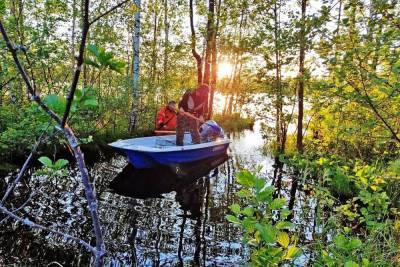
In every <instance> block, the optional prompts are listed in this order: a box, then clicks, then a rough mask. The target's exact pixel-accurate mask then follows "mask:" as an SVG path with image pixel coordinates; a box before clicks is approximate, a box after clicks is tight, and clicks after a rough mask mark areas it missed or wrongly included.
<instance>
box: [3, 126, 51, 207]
mask: <svg viewBox="0 0 400 267" xmlns="http://www.w3.org/2000/svg"><path fill="white" fill-rule="evenodd" d="M49 127H50V123H49V125H47V127H46V129H45V130H44V131H43V132H42V134H41V135H40V137H39V139H38V140H37V141H36V143H35V145H34V147H33V149H32V151H31V153H30V154H29V156H28V158H27V159H26V160H25V163H24V165H23V166H22V168H21V170H20V171H19V173H18V175H17V178H15V180H14V181H13V182H12V183H11V185H9V186H8V188H7V191H6V193H5V194H4V196H3V198H2V199H1V205H4V202H5V201H6V200H7V198H8V196H9V195H10V194H11V192H12V190H13V189H14V188H15V186H16V185H17V184H18V183H19V181H20V180H21V178H22V176H23V175H24V174H25V171H26V170H27V169H28V167H29V164H30V162H31V160H32V157H33V155H34V154H35V152H36V150H37V148H38V147H39V145H40V143H41V142H42V141H43V137H44V134H45V133H46V132H47V129H48V128H49Z"/></svg>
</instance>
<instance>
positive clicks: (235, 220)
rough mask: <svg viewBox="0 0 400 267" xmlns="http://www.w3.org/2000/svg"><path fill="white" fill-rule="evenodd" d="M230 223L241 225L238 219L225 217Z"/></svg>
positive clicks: (231, 216) (230, 216) (229, 216)
mask: <svg viewBox="0 0 400 267" xmlns="http://www.w3.org/2000/svg"><path fill="white" fill-rule="evenodd" d="M225 218H226V219H227V220H228V221H230V222H231V223H236V224H240V222H241V221H240V220H239V219H238V218H236V217H235V216H233V215H226V217H225Z"/></svg>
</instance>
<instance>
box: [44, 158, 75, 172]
mask: <svg viewBox="0 0 400 267" xmlns="http://www.w3.org/2000/svg"><path fill="white" fill-rule="evenodd" d="M38 160H39V161H40V163H42V164H43V166H45V167H47V168H50V169H53V170H61V169H62V168H63V167H65V166H66V165H68V160H66V159H59V160H57V161H56V162H53V161H52V160H51V159H50V158H48V157H45V156H43V157H40V158H39V159H38Z"/></svg>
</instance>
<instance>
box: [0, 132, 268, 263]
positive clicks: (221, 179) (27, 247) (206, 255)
mask: <svg viewBox="0 0 400 267" xmlns="http://www.w3.org/2000/svg"><path fill="white" fill-rule="evenodd" d="M230 138H231V139H232V144H231V146H230V151H229V156H226V155H224V156H221V157H217V158H213V159H208V160H205V161H202V162H199V163H196V164H188V165H185V166H178V167H179V168H177V167H176V166H175V167H174V168H169V167H160V168H157V169H150V170H135V169H134V168H133V167H132V166H131V165H129V164H128V165H127V161H126V159H125V158H124V157H121V156H115V157H113V158H111V159H110V160H101V161H99V162H97V163H95V164H94V165H93V166H91V167H90V168H89V172H90V174H91V177H94V179H95V181H94V182H95V184H96V190H97V192H96V193H97V195H98V198H99V212H100V219H101V224H102V227H103V229H104V233H105V241H106V247H107V256H106V258H105V263H106V265H108V266H135V265H138V266H192V265H195V266H200V265H201V266H233V265H243V264H244V263H245V262H246V261H247V260H248V257H249V251H248V250H247V249H246V247H245V246H244V245H243V244H242V243H241V236H242V235H241V233H240V232H239V231H238V229H237V228H234V227H232V225H230V224H229V223H227V221H226V220H225V215H226V213H227V211H228V206H229V205H231V204H232V203H234V202H235V200H236V198H235V192H236V191H237V190H238V186H237V184H236V183H235V173H236V172H237V171H238V170H239V169H240V168H249V169H256V168H257V167H259V168H260V169H261V173H264V174H269V173H273V169H272V165H273V160H272V159H271V158H270V157H268V156H265V155H263V154H262V151H261V148H262V145H263V143H264V141H263V140H262V137H261V134H260V133H259V132H258V131H257V130H256V131H249V130H246V131H244V132H242V133H240V134H235V135H231V136H230ZM7 179H10V177H6V180H7ZM15 192H16V194H15V196H13V198H11V199H10V200H9V202H8V203H14V204H15V207H18V206H19V205H21V204H22V203H23V202H24V201H26V199H27V198H28V197H29V196H30V198H31V201H30V204H28V205H26V206H25V207H24V208H23V212H22V215H23V217H27V218H30V219H31V220H33V221H35V222H38V223H41V224H44V225H46V226H48V227H52V228H54V229H58V230H61V231H64V232H67V233H69V234H72V235H74V236H77V237H79V238H82V239H84V240H86V241H90V242H94V239H93V237H92V227H91V221H90V219H89V218H90V216H89V214H88V210H87V204H86V200H85V198H84V192H83V188H82V186H81V183H80V175H79V172H78V171H77V169H75V168H71V169H69V170H68V172H67V173H64V174H62V173H60V174H58V175H53V176H51V177H48V175H45V174H37V173H36V174H34V175H33V177H32V178H31V179H29V180H28V179H26V180H25V181H24V182H23V183H22V184H21V185H20V186H19V187H18V188H17V189H16V191H15ZM8 208H11V207H10V204H8ZM2 218H3V217H0V220H1V219H2ZM91 260H92V259H91V255H90V253H88V252H86V251H85V250H84V248H82V247H81V246H79V245H77V244H76V243H74V242H70V241H66V240H63V239H62V238H60V237H57V236H55V235H53V234H49V233H46V232H44V231H36V230H34V231H32V230H31V229H29V228H28V227H26V226H22V225H21V224H19V223H15V222H14V221H12V220H8V221H6V222H3V224H2V225H0V265H5V264H18V265H48V266H56V265H57V264H58V263H59V264H61V265H63V266H77V265H81V266H86V265H88V264H89V263H90V262H91ZM58 266H59V265H58Z"/></svg>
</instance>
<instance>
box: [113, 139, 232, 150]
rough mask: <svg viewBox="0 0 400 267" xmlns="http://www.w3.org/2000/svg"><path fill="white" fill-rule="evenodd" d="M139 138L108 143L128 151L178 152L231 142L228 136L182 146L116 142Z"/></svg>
mask: <svg viewBox="0 0 400 267" xmlns="http://www.w3.org/2000/svg"><path fill="white" fill-rule="evenodd" d="M166 136H175V135H166ZM154 137H155V136H148V137H139V138H142V139H147V138H148V139H152V138H154ZM139 138H131V139H123V140H118V141H115V142H112V143H109V144H108V145H109V146H111V147H114V148H117V149H122V150H129V151H137V152H153V153H164V152H178V151H188V150H195V149H202V148H208V147H213V146H218V145H225V144H229V143H231V140H230V139H228V138H224V139H220V140H217V141H211V142H205V143H200V144H190V145H184V146H176V145H174V146H165V147H150V146H144V145H136V144H132V145H124V146H122V144H121V145H117V143H118V142H121V141H128V140H133V139H139ZM161 139H164V140H168V139H166V138H161Z"/></svg>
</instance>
